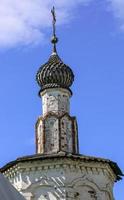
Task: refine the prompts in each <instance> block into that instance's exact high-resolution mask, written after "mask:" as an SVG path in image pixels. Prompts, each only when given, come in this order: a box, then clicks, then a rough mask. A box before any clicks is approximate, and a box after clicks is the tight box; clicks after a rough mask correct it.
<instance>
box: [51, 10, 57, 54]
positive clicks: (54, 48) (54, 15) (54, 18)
mask: <svg viewBox="0 0 124 200" xmlns="http://www.w3.org/2000/svg"><path fill="white" fill-rule="evenodd" d="M51 13H52V17H53V36H52V39H51V42H52V44H53V54H56V53H57V51H56V43H57V42H58V38H57V37H56V14H55V8H54V6H53V8H52V10H51Z"/></svg>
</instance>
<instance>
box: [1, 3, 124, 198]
mask: <svg viewBox="0 0 124 200" xmlns="http://www.w3.org/2000/svg"><path fill="white" fill-rule="evenodd" d="M25 2H26V4H25ZM35 2H36V3H34V4H32V2H31V1H30V0H27V1H23V0H22V1H21V3H20V5H18V4H17V1H16V0H13V1H12V4H11V5H9V3H10V1H8V0H5V1H2V0H0V3H1V8H0V9H1V10H2V12H0V15H1V17H0V32H1V34H0V57H1V59H0V66H1V67H0V85H1V91H0V111H1V115H0V122H1V123H0V137H1V144H0V158H1V162H0V166H3V165H4V164H6V163H7V162H9V161H11V160H13V159H16V158H17V157H20V156H23V155H29V154H33V153H34V151H35V145H34V135H35V131H34V125H35V122H36V120H37V117H38V116H39V115H41V113H42V110H41V100H40V98H39V97H38V95H37V93H38V90H39V88H38V86H37V84H36V82H35V75H36V72H37V70H38V68H39V66H40V65H41V64H43V63H44V62H46V60H47V59H48V57H49V55H50V53H51V44H50V42H49V40H50V37H51V21H50V19H51V18H50V14H49V10H50V8H51V7H52V4H53V3H54V4H55V5H56V7H57V16H58V26H57V35H58V37H59V43H58V47H57V48H58V53H59V55H60V57H61V58H62V59H63V61H64V62H65V63H67V64H69V65H70V66H71V68H72V69H73V71H74V73H75V82H74V85H73V86H72V90H73V97H72V99H71V114H72V115H74V116H76V117H77V120H78V128H79V141H80V153H82V154H86V155H93V156H98V157H104V158H109V159H111V160H113V161H115V162H117V163H118V165H119V166H120V168H121V169H122V170H123V171H124V159H123V157H124V156H123V152H124V1H123V0H104V1H102V0H96V1H95V0H91V1H90V0H89V1H86V0H77V1H76V0H69V1H68V2H66V1H65V0H60V1H59V2H57V1H49V0H46V1H45V3H44V1H42V0H41V1H40V0H36V1H35ZM5 8H6V9H5ZM15 8H16V9H15ZM34 8H35V9H34ZM6 13H8V14H6ZM36 13H37V14H36ZM4 22H5V23H4ZM123 187H124V181H121V182H118V183H117V184H116V185H115V189H114V193H115V199H116V200H122V199H123V196H124V189H123Z"/></svg>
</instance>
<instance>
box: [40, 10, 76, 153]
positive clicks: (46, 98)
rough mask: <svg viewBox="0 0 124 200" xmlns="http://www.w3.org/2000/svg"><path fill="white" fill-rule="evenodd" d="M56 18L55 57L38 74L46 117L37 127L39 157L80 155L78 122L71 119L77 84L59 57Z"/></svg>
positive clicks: (54, 35) (54, 19)
mask: <svg viewBox="0 0 124 200" xmlns="http://www.w3.org/2000/svg"><path fill="white" fill-rule="evenodd" d="M52 14H53V37H52V40H51V42H52V43H53V51H52V54H51V56H50V58H49V60H48V62H46V63H45V64H44V65H42V66H41V67H40V69H39V70H38V72H37V75H36V80H37V82H38V84H39V86H40V87H41V90H40V92H39V96H40V97H41V98H42V108H43V116H42V117H40V118H39V119H38V121H37V123H36V153H38V154H39V153H41V154H53V153H59V152H66V153H72V154H77V153H79V149H78V140H77V138H78V137H77V122H76V118H75V117H71V116H70V98H71V96H72V91H71V90H70V86H71V85H72V83H73V81H74V74H73V72H72V70H71V68H70V67H69V66H68V65H66V64H64V63H63V61H62V60H61V59H60V57H59V56H58V54H57V50H56V43H57V41H58V38H57V37H56V33H55V22H56V18H55V11H54V9H53V10H52Z"/></svg>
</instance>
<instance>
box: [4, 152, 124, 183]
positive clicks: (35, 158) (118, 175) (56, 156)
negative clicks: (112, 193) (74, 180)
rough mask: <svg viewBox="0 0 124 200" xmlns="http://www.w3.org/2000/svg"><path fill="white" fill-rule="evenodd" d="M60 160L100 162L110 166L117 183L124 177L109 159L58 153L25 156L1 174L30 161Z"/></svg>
mask: <svg viewBox="0 0 124 200" xmlns="http://www.w3.org/2000/svg"><path fill="white" fill-rule="evenodd" d="M59 158H63V159H64V158H68V159H69V158H70V159H72V160H80V161H83V162H90V163H92V162H100V163H104V164H109V166H110V168H111V169H112V171H113V173H114V174H115V176H116V181H119V180H121V179H122V178H121V177H122V176H124V174H123V173H122V171H121V169H120V168H119V166H118V165H117V163H115V162H113V161H111V160H109V159H104V158H98V157H92V156H84V155H81V154H69V153H64V152H62V153H58V154H51V155H45V154H44V155H42V154H34V155H30V156H24V157H20V158H17V159H16V160H14V161H12V162H9V163H8V164H6V165H5V166H4V167H2V168H1V172H2V173H4V172H5V171H7V170H8V169H10V168H11V167H13V166H15V165H16V164H18V163H22V162H28V161H32V162H33V161H38V160H46V159H51V160H52V159H59Z"/></svg>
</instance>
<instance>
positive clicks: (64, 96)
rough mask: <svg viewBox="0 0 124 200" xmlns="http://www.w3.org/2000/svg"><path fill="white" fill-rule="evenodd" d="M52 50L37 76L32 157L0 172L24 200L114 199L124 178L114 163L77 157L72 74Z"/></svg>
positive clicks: (53, 42) (10, 164)
mask: <svg viewBox="0 0 124 200" xmlns="http://www.w3.org/2000/svg"><path fill="white" fill-rule="evenodd" d="M52 16H53V37H52V40H51V42H52V44H53V50H52V54H51V55H50V58H49V59H48V61H47V62H46V63H45V64H43V65H42V66H41V67H40V68H39V70H38V72H37V75H36V80H37V83H38V85H39V86H40V91H39V96H40V98H41V99H42V108H43V109H42V110H43V113H42V116H40V117H39V118H38V120H37V122H36V127H35V137H36V154H34V155H30V156H24V157H21V158H18V159H17V160H15V161H12V162H10V163H8V164H7V165H5V166H4V167H3V168H2V169H1V172H2V173H3V174H4V175H5V176H6V177H7V178H8V179H9V180H10V182H11V183H12V184H13V186H14V187H15V188H16V189H17V190H18V191H19V192H20V193H21V194H23V196H24V197H25V199H26V200H114V196H113V186H114V183H115V182H116V181H119V180H121V176H122V175H123V174H122V172H121V170H120V168H119V167H118V165H117V164H116V163H115V162H112V161H110V160H108V159H103V158H96V157H91V156H84V155H81V154H79V146H78V128H77V122H76V118H75V117H72V116H70V98H71V96H72V91H71V89H70V87H71V85H72V84H73V81H74V74H73V71H72V69H71V68H70V67H69V66H68V65H66V64H64V62H63V61H62V60H61V58H60V57H59V55H58V53H57V50H56V43H57V42H58V38H57V37H56V30H55V23H56V16H55V10H54V8H53V9H52Z"/></svg>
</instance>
